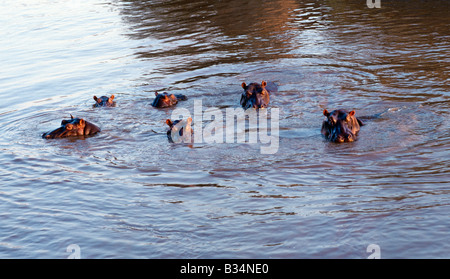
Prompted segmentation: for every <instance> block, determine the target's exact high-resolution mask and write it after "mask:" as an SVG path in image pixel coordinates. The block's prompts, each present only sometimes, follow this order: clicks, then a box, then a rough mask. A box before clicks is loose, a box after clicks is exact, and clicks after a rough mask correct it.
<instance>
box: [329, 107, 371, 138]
mask: <svg viewBox="0 0 450 279" xmlns="http://www.w3.org/2000/svg"><path fill="white" fill-rule="evenodd" d="M323 115H325V116H326V117H327V119H326V120H325V121H323V124H322V134H323V135H324V136H325V138H326V139H327V140H329V141H332V142H346V141H348V142H350V141H355V140H356V134H357V133H358V131H359V128H360V126H363V125H364V124H363V123H362V122H361V120H359V119H358V118H356V117H355V111H354V110H352V111H350V112H347V111H346V110H343V109H338V110H333V111H332V112H328V111H327V110H326V109H325V110H324V111H323Z"/></svg>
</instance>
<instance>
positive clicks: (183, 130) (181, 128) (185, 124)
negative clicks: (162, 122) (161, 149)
mask: <svg viewBox="0 0 450 279" xmlns="http://www.w3.org/2000/svg"><path fill="white" fill-rule="evenodd" d="M191 123H192V118H191V117H189V118H188V119H186V120H175V121H173V122H172V120H170V119H167V120H166V124H167V125H168V126H169V130H168V131H167V138H168V139H169V142H171V143H180V142H185V143H192V141H193V139H194V137H193V134H194V130H193V129H192V127H191Z"/></svg>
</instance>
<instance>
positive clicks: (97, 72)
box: [0, 0, 450, 258]
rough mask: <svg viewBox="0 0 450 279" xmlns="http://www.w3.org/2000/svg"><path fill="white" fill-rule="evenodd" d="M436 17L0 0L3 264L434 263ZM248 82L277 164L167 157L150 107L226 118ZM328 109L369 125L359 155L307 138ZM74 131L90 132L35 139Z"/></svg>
mask: <svg viewBox="0 0 450 279" xmlns="http://www.w3.org/2000/svg"><path fill="white" fill-rule="evenodd" d="M360 2H361V3H360ZM448 5H449V4H448V1H438V0H436V1H427V2H420V3H410V2H409V1H408V2H407V1H388V0H384V1H382V8H381V9H369V8H367V6H366V5H365V3H363V2H362V1H339V2H338V1H326V2H325V3H323V2H322V1H311V2H308V3H304V2H303V1H275V2H273V1H271V2H267V1H258V0H253V1H248V2H247V3H242V2H238V1H209V0H198V1H183V0H179V1H112V2H104V1H103V2H101V1H96V0H92V1H83V2H82V3H71V5H68V4H67V3H66V2H64V1H53V2H52V3H44V2H39V1H38V2H29V1H15V2H14V4H8V5H7V4H6V3H5V2H4V1H3V2H1V1H0V6H2V9H0V23H2V26H4V28H3V29H2V30H1V31H0V34H1V35H2V37H3V38H8V39H6V40H5V42H4V43H3V44H2V46H0V57H1V59H2V61H3V67H2V69H1V70H0V73H1V74H0V84H1V85H2V86H1V87H0V94H1V96H2V97H3V101H2V106H1V107H0V123H1V125H0V132H1V134H2V138H1V140H0V150H1V153H0V163H1V165H2V168H1V169H0V182H1V185H2V187H1V188H0V200H1V203H0V219H1V220H2V223H1V226H2V230H0V257H4V258H5V257H14V258H47V257H51V258H66V257H67V256H68V254H67V253H66V248H67V246H68V245H70V244H73V243H75V244H77V245H79V246H80V247H81V255H82V257H86V258H108V257H112V258H138V257H148V258H198V257H201V258H205V257H206V258H215V257H217V258H225V257H231V258H247V257H249V258H262V257H263V258H304V257H308V258H335V257H336V258H366V257H367V256H369V255H368V254H367V253H366V247H367V246H368V245H369V244H372V243H375V244H377V245H380V247H381V251H382V254H381V257H382V258H383V257H385V258H404V257H408V258H418V257H422V258H423V257H427V258H428V257H433V258H435V257H448V256H449V254H448V251H449V246H448V243H447V239H448V230H449V228H450V224H449V222H448V216H447V215H448V210H449V203H448V200H449V195H450V188H449V182H448V181H449V159H448V158H449V155H450V154H449V153H450V152H449V151H450V148H449V145H448V142H449V136H450V135H449V132H448V131H449V128H450V125H449V121H448V111H449V108H450V107H449V104H450V100H449V93H448V92H449V85H448V74H449V72H450V66H449V65H450V64H449V63H448V62H449V59H448V57H449V56H450V45H449V37H450V32H449V30H450V29H449V28H448V26H449V23H450V22H449V18H448ZM6 7H7V8H6ZM3 8H4V9H3ZM262 80H266V81H269V82H273V83H276V84H277V85H278V90H277V91H276V92H274V93H272V95H271V102H270V107H272V108H278V109H280V123H279V126H280V139H279V150H278V152H277V153H276V154H273V155H262V154H261V153H260V146H259V145H258V144H245V143H244V144H241V143H227V144H206V143H204V144H194V145H193V146H191V148H190V147H189V146H186V145H174V144H169V143H168V142H167V137H166V124H165V120H166V119H168V118H173V117H172V111H173V109H171V108H168V109H155V108H153V107H152V106H151V102H152V101H153V98H154V92H155V91H168V92H170V93H174V94H185V95H187V96H188V100H187V101H185V102H180V103H179V104H178V105H177V108H184V109H187V110H189V111H190V112H191V114H192V115H193V116H194V117H195V115H194V109H193V105H194V101H195V100H199V99H200V100H202V104H203V106H204V110H206V109H208V108H216V107H217V108H221V109H224V108H235V107H238V106H239V98H240V94H241V91H242V88H241V87H240V84H241V83H242V82H247V83H250V82H255V81H256V82H260V81H262ZM111 94H114V95H115V96H116V99H115V101H116V102H117V107H115V108H100V109H95V108H93V107H92V104H93V102H94V101H93V99H92V97H93V96H94V95H97V96H101V95H111ZM335 108H346V109H354V110H356V113H357V116H360V117H363V118H365V119H367V120H366V124H367V125H365V126H363V127H362V129H361V132H360V134H359V140H358V141H356V142H353V143H348V144H347V143H346V144H333V143H329V142H326V141H325V140H324V139H323V138H322V137H321V134H320V127H321V123H322V121H323V115H322V111H323V109H328V110H333V109H335ZM70 114H73V115H74V117H82V118H84V119H86V120H88V121H90V122H93V123H96V124H98V125H99V126H100V127H101V128H102V132H101V133H100V134H99V135H97V136H94V137H88V138H85V139H61V140H54V141H51V140H47V141H46V140H42V139H41V138H40V136H41V135H42V133H43V132H45V131H48V130H51V129H54V128H56V127H58V126H59V124H60V122H61V119H64V118H67V117H68V116H69V115H70ZM205 124H206V123H205ZM194 130H195V125H194Z"/></svg>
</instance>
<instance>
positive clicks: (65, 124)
mask: <svg viewBox="0 0 450 279" xmlns="http://www.w3.org/2000/svg"><path fill="white" fill-rule="evenodd" d="M70 117H71V119H70V120H63V121H61V127H59V128H58V129H55V130H53V131H51V132H47V133H44V134H43V135H42V138H44V139H54V138H65V137H76V136H90V135H94V134H96V133H98V132H100V128H99V127H97V126H96V125H94V124H92V123H90V122H87V121H85V120H84V119H81V118H73V116H72V115H70Z"/></svg>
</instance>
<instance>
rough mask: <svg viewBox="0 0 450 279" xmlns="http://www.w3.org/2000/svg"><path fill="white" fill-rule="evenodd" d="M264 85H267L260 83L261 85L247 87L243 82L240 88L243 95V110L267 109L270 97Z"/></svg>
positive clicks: (255, 84) (253, 84) (254, 84)
mask: <svg viewBox="0 0 450 279" xmlns="http://www.w3.org/2000/svg"><path fill="white" fill-rule="evenodd" d="M266 85H267V83H266V82H265V81H262V82H261V84H258V83H250V84H249V85H247V84H246V83H245V82H243V83H242V88H244V93H242V96H241V106H242V107H243V108H244V109H248V108H255V109H258V108H267V106H268V105H269V101H270V97H269V92H268V91H267V90H266V88H265V87H266Z"/></svg>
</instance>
